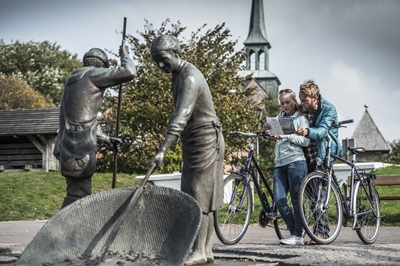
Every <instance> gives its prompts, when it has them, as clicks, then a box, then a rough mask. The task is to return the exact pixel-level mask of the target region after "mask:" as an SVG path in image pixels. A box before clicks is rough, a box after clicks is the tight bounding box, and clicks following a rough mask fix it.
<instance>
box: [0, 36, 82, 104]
mask: <svg viewBox="0 0 400 266" xmlns="http://www.w3.org/2000/svg"><path fill="white" fill-rule="evenodd" d="M60 49H61V47H60V46H59V45H57V44H56V43H54V44H51V43H50V42H48V41H43V42H33V41H30V42H27V43H23V42H19V41H15V42H11V43H10V44H5V43H4V41H3V39H1V40H0V58H1V59H2V60H0V74H3V75H6V76H13V77H18V78H19V79H22V80H24V81H26V83H27V84H28V85H29V86H31V87H32V88H33V89H34V90H36V91H38V92H40V93H41V94H42V95H44V96H45V97H46V98H47V99H48V100H49V101H50V102H52V103H53V104H55V105H58V104H59V102H60V98H61V93H62V89H63V88H64V84H65V81H66V79H67V77H68V76H69V75H70V74H71V72H72V71H73V70H74V69H76V68H79V67H81V66H82V62H81V61H80V60H78V59H77V54H74V55H72V54H71V53H69V52H68V51H65V50H60Z"/></svg>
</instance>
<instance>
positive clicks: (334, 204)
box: [299, 172, 343, 244]
mask: <svg viewBox="0 0 400 266" xmlns="http://www.w3.org/2000/svg"><path fill="white" fill-rule="evenodd" d="M326 189H327V180H326V178H325V177H324V174H323V173H320V172H313V173H310V174H308V175H307V176H306V177H305V178H304V180H303V182H302V184H301V186H300V190H299V204H300V206H299V208H300V216H301V220H302V224H303V227H304V229H305V231H306V233H307V235H308V236H309V237H310V238H311V239H312V240H314V241H315V242H317V243H319V244H329V243H332V242H333V241H334V240H335V239H336V238H337V236H338V235H339V232H340V228H341V223H342V219H343V214H342V208H341V204H340V200H339V192H338V190H337V188H336V186H335V185H334V184H332V185H331V188H330V189H331V190H330V193H329V200H328V204H327V205H326V206H325V200H326V195H327V191H326ZM319 237H323V239H320V238H319Z"/></svg>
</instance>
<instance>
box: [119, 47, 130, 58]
mask: <svg viewBox="0 0 400 266" xmlns="http://www.w3.org/2000/svg"><path fill="white" fill-rule="evenodd" d="M126 54H129V47H128V46H127V45H121V46H120V47H119V56H123V55H126Z"/></svg>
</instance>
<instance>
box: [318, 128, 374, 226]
mask: <svg viewBox="0 0 400 266" xmlns="http://www.w3.org/2000/svg"><path fill="white" fill-rule="evenodd" d="M325 138H326V140H327V141H328V146H327V148H326V151H327V154H328V155H327V157H326V161H325V163H324V167H325V171H324V173H325V174H326V175H327V177H328V185H327V197H326V199H325V202H324V205H323V208H324V209H326V208H327V206H328V201H329V196H330V187H331V182H332V180H333V182H335V184H336V185H337V187H339V183H338V182H337V179H336V178H334V175H333V174H332V173H333V161H332V162H331V157H332V158H334V159H335V160H338V161H340V162H342V163H344V164H347V165H348V166H350V169H351V170H350V188H351V189H350V196H349V198H348V199H347V198H346V197H345V196H344V195H343V193H342V191H341V190H340V193H339V195H340V197H341V200H342V205H343V207H344V208H343V210H344V217H346V218H347V219H348V218H353V220H354V222H353V229H355V227H356V225H357V217H358V216H362V215H365V214H368V213H370V212H373V210H369V211H366V212H362V213H356V211H355V210H354V209H353V200H355V198H354V197H355V181H356V177H358V178H359V180H361V177H362V175H363V173H365V171H363V170H361V171H362V172H359V171H358V170H360V169H357V167H356V164H355V161H356V151H355V150H356V149H357V148H352V147H350V148H349V150H351V151H352V156H351V161H348V160H346V159H343V158H341V157H339V156H337V155H335V154H333V153H332V152H331V143H332V138H331V137H330V136H329V134H328V135H327V136H326V137H325ZM359 151H360V152H361V150H359ZM367 178H368V185H369V189H370V191H371V184H370V182H371V180H370V178H369V177H367ZM360 184H361V185H362V186H363V188H364V189H366V188H365V186H364V183H360ZM368 200H369V201H372V199H371V198H370V197H369V195H368Z"/></svg>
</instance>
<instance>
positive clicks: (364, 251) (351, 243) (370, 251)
mask: <svg viewBox="0 0 400 266" xmlns="http://www.w3.org/2000/svg"><path fill="white" fill-rule="evenodd" d="M45 222H46V221H19V222H0V264H4V263H7V262H10V261H15V260H16V259H17V256H18V255H19V254H20V253H21V252H22V251H23V249H24V248H25V246H26V245H27V244H28V243H29V242H30V241H31V240H32V239H33V237H34V236H35V235H36V233H37V232H38V231H39V230H40V228H41V227H42V226H43V224H44V223H45ZM213 242H214V246H213V249H214V255H215V258H216V261H215V263H214V265H231V266H236V265H324V266H327V265H400V227H381V230H380V231H379V237H378V239H377V241H376V242H375V244H373V245H365V244H363V243H362V242H361V240H360V239H359V238H358V236H357V234H356V233H355V232H353V231H352V230H351V228H342V231H341V233H340V235H339V237H338V239H337V240H336V241H335V242H334V243H333V244H331V245H326V246H283V245H279V244H278V239H277V237H276V235H275V231H274V229H273V228H268V227H267V228H261V227H260V226H250V227H249V229H248V231H247V232H246V235H245V236H244V237H243V239H242V240H241V241H240V242H239V243H238V244H236V245H233V246H226V245H223V244H222V243H221V242H220V241H219V240H218V238H217V237H216V236H215V237H214V240H213Z"/></svg>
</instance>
